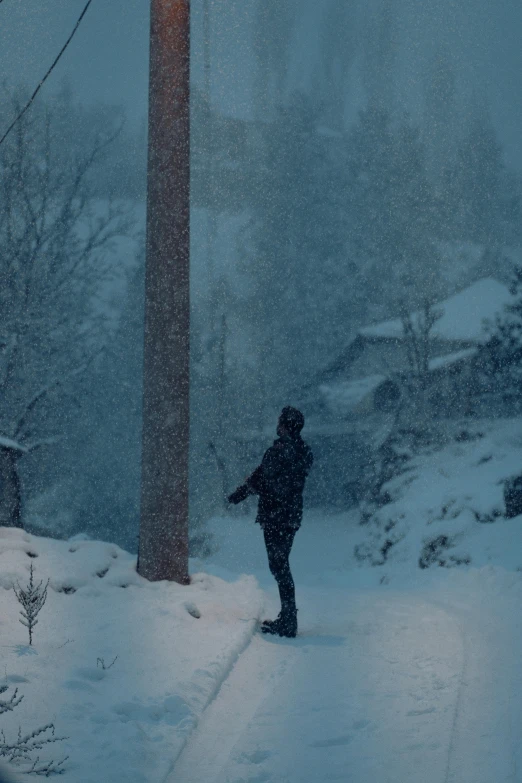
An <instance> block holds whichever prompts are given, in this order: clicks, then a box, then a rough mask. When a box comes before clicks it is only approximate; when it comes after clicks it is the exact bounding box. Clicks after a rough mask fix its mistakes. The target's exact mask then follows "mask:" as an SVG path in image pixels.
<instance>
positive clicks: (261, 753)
mask: <svg viewBox="0 0 522 783" xmlns="http://www.w3.org/2000/svg"><path fill="white" fill-rule="evenodd" d="M271 755H272V754H271V753H270V751H268V750H254V751H253V752H252V753H242V754H241V757H240V761H246V762H248V763H249V764H262V763H263V761H266V760H267V759H269V758H270V756H271Z"/></svg>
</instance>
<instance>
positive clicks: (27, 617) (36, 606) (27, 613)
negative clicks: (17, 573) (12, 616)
mask: <svg viewBox="0 0 522 783" xmlns="http://www.w3.org/2000/svg"><path fill="white" fill-rule="evenodd" d="M29 573H30V576H29V584H28V585H27V586H26V587H20V585H19V584H18V583H17V584H16V585H13V590H14V593H15V595H16V597H17V599H18V603H19V604H21V606H22V609H21V611H20V614H21V615H22V617H21V619H20V622H21V623H22V625H25V627H26V628H27V629H28V631H29V644H30V645H32V643H33V629H34V627H35V625H37V623H38V620H37V617H38V614H39V612H40V610H41V609H42V607H43V605H44V604H45V601H46V599H47V587H48V585H49V580H47V582H46V584H45V587H42V585H43V582H42V581H40V582H39V583H38V584H37V585H35V583H34V568H33V564H32V563H31V567H30V569H29Z"/></svg>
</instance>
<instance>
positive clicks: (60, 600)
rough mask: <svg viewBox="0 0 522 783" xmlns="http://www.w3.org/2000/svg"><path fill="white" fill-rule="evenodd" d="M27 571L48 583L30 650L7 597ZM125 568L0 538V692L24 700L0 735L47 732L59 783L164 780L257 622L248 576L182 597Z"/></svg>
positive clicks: (106, 559)
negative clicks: (60, 761)
mask: <svg viewBox="0 0 522 783" xmlns="http://www.w3.org/2000/svg"><path fill="white" fill-rule="evenodd" d="M31 564H32V565H33V566H34V571H35V579H36V580H37V581H39V580H44V581H46V580H47V579H50V583H49V590H48V598H47V602H46V604H45V606H44V607H43V609H42V611H41V613H40V615H39V622H38V625H37V626H36V628H35V631H34V642H33V644H34V646H33V647H32V648H31V647H28V646H27V643H28V634H27V630H26V628H24V626H23V625H21V624H20V623H19V609H20V606H19V604H18V603H17V601H16V598H15V595H14V592H13V590H12V589H11V588H12V585H13V583H14V582H16V581H18V582H19V583H20V584H22V585H23V584H26V583H27V581H28V576H29V568H30V565H31ZM135 568H136V561H135V558H134V557H133V556H132V555H130V554H128V553H127V552H124V551H123V550H122V549H120V548H119V547H117V546H115V545H112V544H106V543H101V542H97V541H87V540H81V537H80V538H79V540H75V539H73V540H70V541H55V540H50V539H46V538H38V537H36V536H32V535H29V534H26V533H24V532H23V531H21V530H16V529H10V528H0V632H1V635H2V648H3V649H2V653H3V655H2V664H3V667H2V668H3V671H2V679H1V680H0V684H3V685H9V686H10V689H9V691H8V692H7V693H6V694H5V695H4V696H3V698H5V696H6V695H7V696H9V695H10V694H11V693H12V690H13V689H14V688H15V687H17V688H18V689H19V693H23V695H24V700H23V701H22V703H21V704H20V706H19V707H17V708H16V710H15V711H13V712H12V713H7V714H4V715H1V716H0V729H3V730H4V731H5V732H6V735H7V738H8V739H9V738H10V737H12V736H13V735H14V734H16V732H17V731H18V726H19V725H21V726H22V728H23V730H24V731H25V730H29V729H33V728H36V727H37V726H40V725H43V724H45V723H48V722H50V721H52V722H54V724H55V726H56V731H57V734H58V735H60V736H67V739H66V740H65V741H64V742H60V743H57V744H55V745H52V746H50V750H49V751H48V752H47V756H48V757H52V758H55V759H56V758H59V757H62V756H66V755H68V756H69V757H70V758H69V760H68V761H67V763H66V770H65V772H64V774H63V776H62V779H63V780H64V781H66V782H70V783H73V781H74V783H76V782H77V781H78V782H79V781H82V783H91V781H92V783H95V781H96V783H99V781H101V780H103V781H104V783H112V781H120V780H125V781H128V782H129V783H138V782H139V783H144V781H151V783H152V781H154V783H157V782H158V781H161V780H163V779H165V777H166V776H167V774H168V773H169V771H170V769H171V768H172V765H173V763H174V761H175V759H176V758H177V756H178V754H179V753H180V751H181V749H182V747H183V745H184V743H185V741H186V738H187V736H188V735H189V734H190V732H191V731H192V730H193V729H194V727H195V726H196V725H197V723H198V720H199V718H200V716H201V714H202V712H203V711H204V710H205V708H206V706H207V705H208V704H209V702H210V701H211V700H212V699H213V697H214V696H215V694H216V693H217V691H218V689H219V687H220V685H221V683H222V682H223V680H224V678H225V677H226V676H227V675H228V673H229V671H230V669H231V667H232V666H233V664H234V662H235V660H236V659H237V656H238V655H239V654H240V652H241V651H242V650H243V649H244V648H245V647H246V645H247V644H248V643H249V641H250V639H251V637H252V634H253V632H254V629H255V626H256V622H257V620H258V618H259V617H260V614H261V611H262V604H263V599H262V594H261V592H260V590H259V589H258V587H257V583H256V581H255V579H254V578H252V577H245V576H242V577H239V578H238V579H237V581H235V582H226V581H224V580H222V579H220V578H218V577H215V576H209V575H206V574H203V573H199V574H196V575H194V576H193V577H192V583H191V585H190V586H188V587H181V586H180V585H177V584H174V583H170V582H156V583H149V582H147V581H146V580H144V579H142V578H141V577H139V576H138V575H137V573H136V570H135ZM1 588H3V589H1ZM113 662H114V663H113ZM43 755H44V753H43V751H42V757H43Z"/></svg>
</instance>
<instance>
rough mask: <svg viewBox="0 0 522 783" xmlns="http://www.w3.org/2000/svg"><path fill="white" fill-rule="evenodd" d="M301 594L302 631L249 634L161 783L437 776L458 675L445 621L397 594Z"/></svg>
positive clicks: (456, 645)
mask: <svg viewBox="0 0 522 783" xmlns="http://www.w3.org/2000/svg"><path fill="white" fill-rule="evenodd" d="M307 598H308V600H307V602H306V605H307V606H309V607H310V608H314V609H315V611H314V612H313V615H314V616H311V613H310V611H309V612H308V617H306V616H305V617H303V623H302V628H303V635H302V636H300V637H299V638H298V639H297V640H295V641H294V640H293V641H290V642H282V641H279V642H276V643H273V642H272V643H271V642H270V641H268V640H265V639H264V638H262V637H259V636H258V637H255V638H254V639H253V641H252V643H251V645H250V646H249V647H248V648H247V650H246V652H245V653H244V654H243V655H242V656H241V658H240V659H239V660H238V662H237V663H236V666H235V667H234V669H233V670H232V672H231V674H230V676H229V678H228V680H227V681H226V682H225V683H224V684H223V686H222V688H221V690H220V692H219V694H218V696H217V697H216V699H215V701H214V702H213V704H212V705H211V706H210V707H209V708H208V709H207V711H206V712H205V713H204V715H203V717H202V719H201V721H200V724H199V727H198V728H197V729H196V731H195V732H194V734H193V735H192V737H191V738H190V740H189V742H188V743H187V745H186V747H185V750H184V751H183V753H182V754H181V756H180V757H179V760H178V762H177V764H176V765H175V768H174V771H173V772H172V774H171V776H170V777H169V778H168V780H167V783H174V782H175V783H201V782H202V781H205V783H225V781H227V782H228V781H240V780H243V781H244V780H254V779H255V780H259V781H261V780H264V781H273V782H274V783H275V781H277V782H278V783H283V782H285V783H286V781H288V782H289V783H298V782H299V783H308V782H309V781H311V782H313V783H317V781H318V780H321V781H326V780H345V779H346V770H349V771H350V780H351V781H353V783H363V782H364V783H367V780H369V779H372V780H376V781H378V783H385V782H386V783H397V781H399V780H400V781H401V783H418V780H419V779H421V778H422V779H423V780H424V783H441V782H442V780H443V778H444V773H445V771H446V770H447V759H448V747H449V744H450V741H451V736H452V725H453V723H454V722H455V709H456V708H455V706H454V704H455V698H456V696H457V693H456V690H457V689H456V688H455V687H454V686H455V684H456V683H457V682H458V683H459V684H460V682H461V672H462V656H461V637H460V636H459V631H458V626H457V624H456V622H455V620H454V619H453V617H452V616H451V615H449V614H448V613H447V612H446V610H445V609H442V608H440V607H436V606H435V605H434V604H431V603H427V602H426V601H423V600H419V599H418V598H417V597H416V596H412V595H408V594H404V593H402V594H399V593H389V592H382V591H376V592H371V591H368V592H364V591H361V592H357V593H353V592H352V591H350V593H349V594H347V593H346V592H344V591H336V590H329V591H328V594H327V600H328V606H326V607H325V606H324V603H325V593H324V591H317V592H315V591H313V590H309V591H308V596H307ZM313 604H315V607H313ZM303 615H305V612H303ZM307 627H308V630H307ZM340 629H341V633H342V635H339V632H340ZM336 633H337V635H336ZM457 658H458V660H456V659H457ZM450 714H451V718H450ZM324 764H326V768H323V765H324ZM339 775H340V776H341V777H339ZM252 776H253V777H252ZM419 776H421V777H419ZM491 783H492V782H491Z"/></svg>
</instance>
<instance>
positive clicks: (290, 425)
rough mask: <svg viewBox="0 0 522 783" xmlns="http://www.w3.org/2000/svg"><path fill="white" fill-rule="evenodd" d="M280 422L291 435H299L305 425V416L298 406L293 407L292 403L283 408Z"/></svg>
mask: <svg viewBox="0 0 522 783" xmlns="http://www.w3.org/2000/svg"><path fill="white" fill-rule="evenodd" d="M279 423H280V424H281V426H282V427H284V428H285V430H286V431H287V432H288V433H289V434H290V435H293V436H295V435H299V433H300V432H301V430H302V429H303V427H304V423H305V420H304V416H303V414H302V413H301V411H299V410H297V408H292V407H291V405H287V407H286V408H283V410H282V411H281V414H280V416H279Z"/></svg>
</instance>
